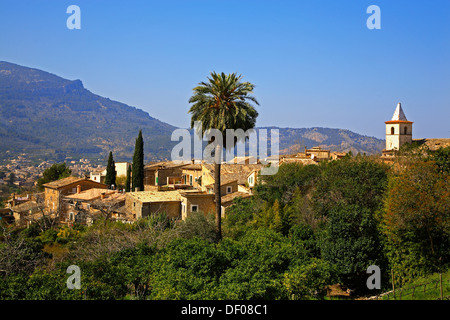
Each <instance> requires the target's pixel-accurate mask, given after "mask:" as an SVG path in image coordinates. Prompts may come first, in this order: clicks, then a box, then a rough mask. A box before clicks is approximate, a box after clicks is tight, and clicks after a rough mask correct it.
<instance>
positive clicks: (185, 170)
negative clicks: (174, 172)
mask: <svg viewBox="0 0 450 320" xmlns="http://www.w3.org/2000/svg"><path fill="white" fill-rule="evenodd" d="M201 176H202V165H201V164H199V163H193V164H188V165H185V166H183V167H182V168H181V182H182V183H183V184H186V185H190V186H192V187H194V188H201V181H202V179H201Z"/></svg>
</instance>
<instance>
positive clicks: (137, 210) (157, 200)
mask: <svg viewBox="0 0 450 320" xmlns="http://www.w3.org/2000/svg"><path fill="white" fill-rule="evenodd" d="M125 210H126V212H128V213H130V214H131V216H132V218H133V219H135V220H138V219H141V218H145V217H148V216H150V215H154V214H157V213H166V214H167V216H168V217H170V218H175V219H178V218H179V217H180V215H181V196H180V193H179V192H178V190H170V191H157V190H148V191H137V192H128V193H126V194H125Z"/></svg>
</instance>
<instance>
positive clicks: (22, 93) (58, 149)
mask: <svg viewBox="0 0 450 320" xmlns="http://www.w3.org/2000/svg"><path fill="white" fill-rule="evenodd" d="M186 104H187V103H186ZM186 107H188V105H187V106H186ZM186 116H187V117H188V115H186ZM139 129H142V132H143V137H144V152H145V159H146V161H150V160H159V159H164V158H170V153H171V150H172V147H173V146H174V145H175V144H176V143H177V142H172V141H170V137H171V134H172V132H173V130H174V129H176V127H174V126H172V125H170V124H167V123H165V122H162V121H159V120H157V119H155V118H153V117H151V116H150V115H149V114H148V113H147V112H145V111H143V110H140V109H138V108H135V107H131V106H128V105H126V104H124V103H121V102H117V101H113V100H110V99H108V98H104V97H101V96H99V95H96V94H94V93H92V92H90V91H89V90H87V89H86V88H84V86H83V83H82V82H81V81H80V80H67V79H63V78H61V77H58V76H57V75H54V74H51V73H48V72H45V71H42V70H38V69H33V68H28V67H23V66H19V65H17V64H13V63H8V62H0V157H1V158H4V157H5V156H6V151H7V150H9V154H18V153H27V154H28V155H29V156H32V157H35V158H41V159H51V160H55V161H61V160H64V159H65V157H67V156H72V157H74V158H75V159H76V158H81V157H83V158H90V159H99V158H100V159H103V158H105V157H106V156H107V154H108V153H109V151H113V153H114V157H115V160H116V161H120V160H128V161H129V160H131V158H132V155H133V151H134V143H135V138H136V137H137V135H138V131H139ZM268 129H270V128H268ZM278 129H279V130H280V151H281V152H282V153H289V151H291V149H292V150H294V149H298V148H302V147H304V146H305V145H306V146H307V147H313V146H322V147H325V148H329V149H331V150H333V151H349V150H352V152H366V153H378V152H380V151H381V150H382V149H383V147H384V140H380V139H376V138H373V137H367V136H362V135H359V134H357V133H354V132H351V131H349V130H343V129H330V128H298V129H295V128H278Z"/></svg>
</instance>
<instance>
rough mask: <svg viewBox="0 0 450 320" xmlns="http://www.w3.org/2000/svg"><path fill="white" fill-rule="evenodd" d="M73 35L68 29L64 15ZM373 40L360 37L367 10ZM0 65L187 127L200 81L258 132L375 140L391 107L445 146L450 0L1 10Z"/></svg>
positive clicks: (49, 5)
mask: <svg viewBox="0 0 450 320" xmlns="http://www.w3.org/2000/svg"><path fill="white" fill-rule="evenodd" d="M72 4H75V5H78V6H79V7H80V9H81V30H69V29H68V28H67V27H66V20H67V18H68V17H69V14H67V13H66V9H67V7H68V6H69V5H72ZM372 4H374V5H378V6H379V7H380V9H381V29H380V30H369V29H368V28H367V26H366V20H367V19H368V18H369V16H370V14H368V13H366V9H367V7H368V6H370V5H372ZM0 30H1V32H0V60H4V61H9V62H13V63H17V64H21V65H25V66H29V67H33V68H38V69H43V70H45V71H48V72H51V73H54V74H57V75H59V76H62V77H64V78H67V79H81V80H82V81H83V84H84V86H85V87H86V88H87V89H88V90H90V91H92V92H94V93H96V94H99V95H102V96H105V97H108V98H110V99H113V100H118V101H120V102H124V103H126V104H129V105H132V106H135V107H138V108H141V109H143V110H145V111H147V112H148V113H149V114H150V115H151V116H153V117H155V118H157V119H160V120H162V121H165V122H168V123H170V124H172V125H175V126H179V127H187V126H188V125H189V115H188V114H187V111H188V109H189V103H188V99H189V97H190V95H191V93H192V88H193V87H194V86H195V85H196V84H197V83H198V82H200V81H203V80H205V79H206V77H207V76H208V75H209V73H210V72H211V71H216V72H226V73H230V72H238V73H240V74H242V75H243V76H244V80H247V81H250V82H252V83H254V84H255V85H256V89H255V96H256V97H257V99H258V101H259V102H260V104H261V105H260V106H259V107H258V111H259V114H260V115H259V117H258V121H257V125H258V126H271V125H274V126H280V127H298V128H301V127H316V126H317V127H331V128H346V129H350V130H352V131H355V132H358V133H361V134H365V135H369V136H376V137H379V138H384V132H385V131H384V130H385V129H384V121H386V120H390V118H391V116H392V114H393V112H394V109H395V106H396V104H397V102H401V103H402V106H403V109H404V111H405V114H406V116H407V117H408V120H411V121H414V122H415V123H414V126H413V138H424V137H428V138H450V125H449V119H450V59H449V58H450V1H449V0H435V1H425V0H420V1H411V0H410V1H402V0H396V1H386V0H384V1H381V0H371V1H364V0H341V1H334V0H328V1H321V0H316V1H300V0H296V1H286V0H280V1H262V0H180V1H170V0H165V1H105V0H95V1H93V0H89V1H86V0H71V1H63V0H47V1H44V0H29V1H23V0H13V1H9V0H2V1H1V4H0Z"/></svg>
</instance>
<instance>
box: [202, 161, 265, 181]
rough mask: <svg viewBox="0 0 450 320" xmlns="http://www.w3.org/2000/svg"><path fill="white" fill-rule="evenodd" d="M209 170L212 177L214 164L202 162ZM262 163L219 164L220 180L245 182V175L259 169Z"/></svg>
mask: <svg viewBox="0 0 450 320" xmlns="http://www.w3.org/2000/svg"><path fill="white" fill-rule="evenodd" d="M203 166H204V167H205V168H206V169H207V170H208V171H209V173H210V176H211V177H212V178H214V164H203ZM263 167H264V165H263V164H222V165H221V166H220V175H221V181H222V180H226V181H231V180H237V182H238V184H245V182H247V176H248V174H249V173H250V172H252V171H253V170H260V169H261V168H263Z"/></svg>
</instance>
